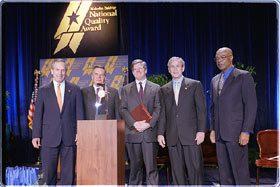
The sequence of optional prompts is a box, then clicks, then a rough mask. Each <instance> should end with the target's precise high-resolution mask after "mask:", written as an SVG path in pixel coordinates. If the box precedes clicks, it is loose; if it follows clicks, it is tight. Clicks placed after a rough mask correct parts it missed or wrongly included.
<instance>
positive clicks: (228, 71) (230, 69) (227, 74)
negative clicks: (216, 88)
mask: <svg viewBox="0 0 280 187" xmlns="http://www.w3.org/2000/svg"><path fill="white" fill-rule="evenodd" d="M233 70H234V66H231V67H230V68H228V69H227V70H226V71H225V72H223V76H224V80H226V79H227V78H228V77H229V75H230V74H231V72H232V71H233Z"/></svg>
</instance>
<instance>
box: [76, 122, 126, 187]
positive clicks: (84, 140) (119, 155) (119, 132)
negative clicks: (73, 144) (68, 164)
mask: <svg viewBox="0 0 280 187" xmlns="http://www.w3.org/2000/svg"><path fill="white" fill-rule="evenodd" d="M124 131H125V126H124V121H123V120H120V121H117V120H79V121H78V128H77V134H78V141H77V162H76V170H77V185H101V184H104V185H124V184H125V158H124V154H125V153H124V150H125V149H124V146H125V142H124Z"/></svg>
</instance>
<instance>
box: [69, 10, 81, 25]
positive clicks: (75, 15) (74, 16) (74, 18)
mask: <svg viewBox="0 0 280 187" xmlns="http://www.w3.org/2000/svg"><path fill="white" fill-rule="evenodd" d="M67 17H68V18H70V20H69V21H70V22H69V25H71V24H72V23H73V22H75V23H77V24H78V21H77V17H79V15H77V14H76V13H75V12H72V15H71V16H67Z"/></svg>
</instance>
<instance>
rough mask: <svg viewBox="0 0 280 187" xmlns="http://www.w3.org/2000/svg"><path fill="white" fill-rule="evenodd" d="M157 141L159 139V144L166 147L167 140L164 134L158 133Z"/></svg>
mask: <svg viewBox="0 0 280 187" xmlns="http://www.w3.org/2000/svg"><path fill="white" fill-rule="evenodd" d="M157 141H158V143H159V145H160V146H161V147H162V148H164V147H165V140H164V136H163V135H158V137H157Z"/></svg>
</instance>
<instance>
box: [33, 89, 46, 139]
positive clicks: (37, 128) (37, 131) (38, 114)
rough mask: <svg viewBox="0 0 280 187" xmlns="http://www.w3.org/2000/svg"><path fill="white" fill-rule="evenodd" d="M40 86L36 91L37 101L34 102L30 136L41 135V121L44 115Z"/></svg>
mask: <svg viewBox="0 0 280 187" xmlns="http://www.w3.org/2000/svg"><path fill="white" fill-rule="evenodd" d="M42 92H43V90H42V88H40V89H39V91H38V97H37V102H36V103H35V112H34V120H33V126H32V138H41V137H42V123H43V122H42V121H43V115H44V99H43V93H42Z"/></svg>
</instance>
